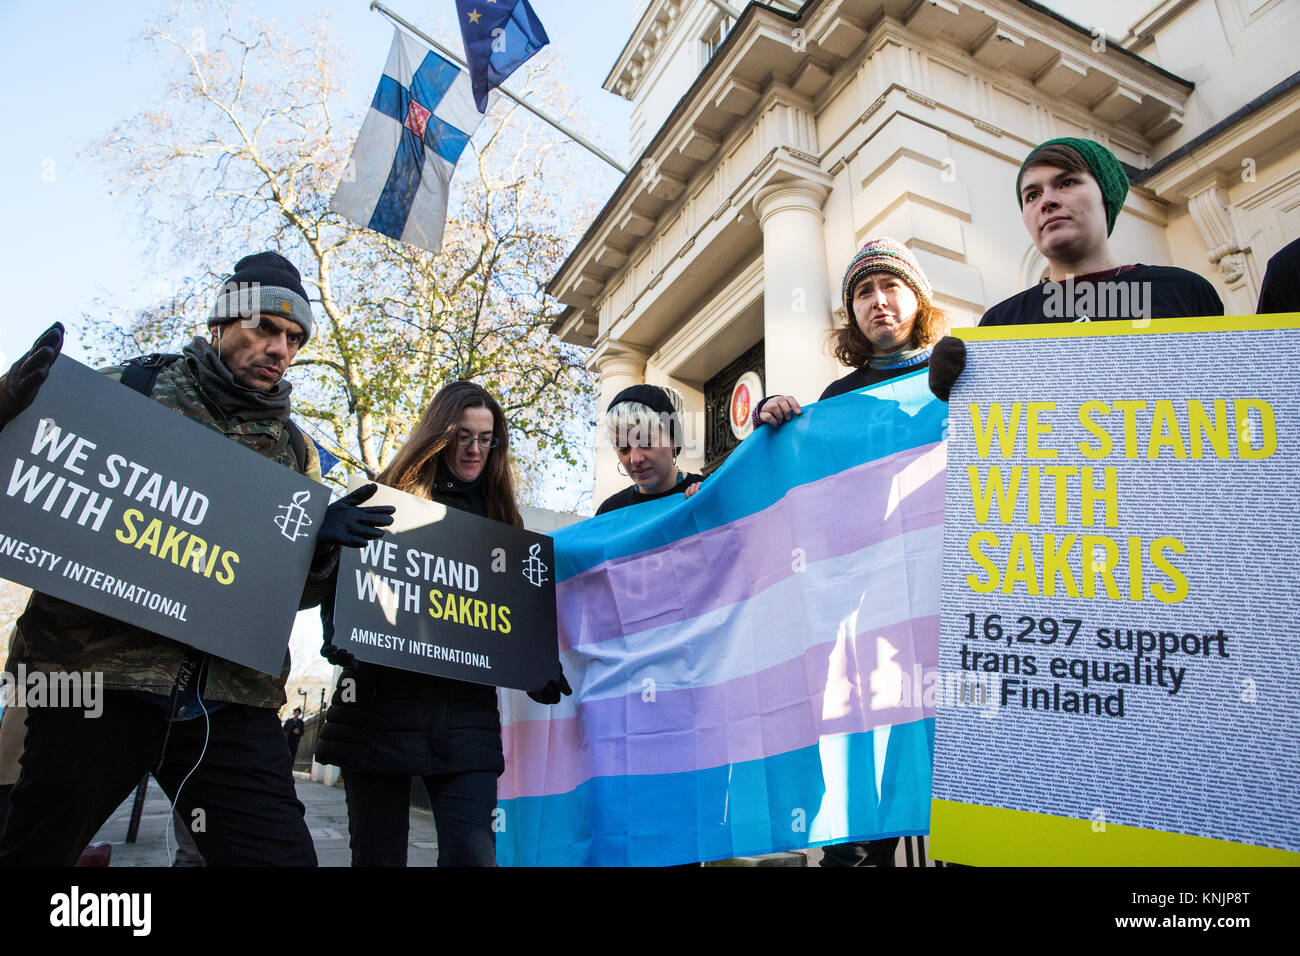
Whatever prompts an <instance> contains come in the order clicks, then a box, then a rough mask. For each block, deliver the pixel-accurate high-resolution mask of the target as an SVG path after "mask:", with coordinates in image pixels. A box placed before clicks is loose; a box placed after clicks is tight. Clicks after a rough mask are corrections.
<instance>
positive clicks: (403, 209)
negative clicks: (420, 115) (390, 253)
mask: <svg viewBox="0 0 1300 956" xmlns="http://www.w3.org/2000/svg"><path fill="white" fill-rule="evenodd" d="M423 169H424V143H422V142H421V141H420V140H419V139H417V138H416V136H415V134H414V133H412V132H411V131H410V130H409V129H407V128H406V127H405V126H403V127H402V138H401V140H400V141H399V142H398V144H397V154H396V155H395V156H394V157H393V168H392V169H391V170H390V171H389V173H388V182H386V183H385V184H384V191H383V192H382V193H380V195H379V202H377V203H375V211H374V213H373V214H372V215H371V217H370V222H369V223H368V224H367V225H368V226H369V228H371V229H373V230H375V232H378V233H382V234H383V235H385V236H389V237H391V238H393V239H401V238H402V230H403V229H405V228H406V219H407V217H408V216H409V215H410V214H411V204H412V203H414V202H415V194H416V192H418V191H419V189H420V174H421V172H422V171H423Z"/></svg>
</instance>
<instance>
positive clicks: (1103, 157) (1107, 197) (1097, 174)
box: [1016, 136, 1128, 236]
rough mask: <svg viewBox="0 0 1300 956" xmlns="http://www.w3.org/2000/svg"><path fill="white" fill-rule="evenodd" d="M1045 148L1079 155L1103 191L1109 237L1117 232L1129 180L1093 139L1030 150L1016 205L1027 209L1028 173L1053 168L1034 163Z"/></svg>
mask: <svg viewBox="0 0 1300 956" xmlns="http://www.w3.org/2000/svg"><path fill="white" fill-rule="evenodd" d="M1044 146H1068V147H1070V149H1072V150H1074V151H1075V152H1076V153H1078V154H1079V158H1080V159H1082V160H1083V163H1084V165H1085V166H1087V167H1088V171H1089V172H1091V173H1092V178H1093V179H1095V180H1097V185H1098V186H1100V187H1101V199H1102V202H1103V203H1104V204H1105V206H1106V235H1108V236H1109V235H1110V234H1111V233H1112V232H1114V231H1115V220H1116V219H1118V218H1119V211H1120V209H1122V208H1123V206H1124V197H1125V196H1127V195H1128V176H1126V175H1124V168H1123V167H1122V166H1120V164H1119V160H1118V159H1116V158H1115V154H1114V153H1112V152H1111V151H1110V150H1108V149H1107V148H1106V147H1105V146H1103V145H1101V143H1098V142H1095V141H1093V140H1090V139H1079V138H1077V137H1074V136H1061V137H1058V138H1057V139H1049V140H1048V141H1047V142H1045V143H1039V144H1038V145H1037V146H1035V147H1034V148H1033V149H1031V150H1030V151H1029V155H1028V156H1026V157H1025V161H1024V162H1023V163H1021V164H1020V172H1018V173H1016V202H1017V203H1019V204H1020V208H1021V209H1024V208H1025V201H1024V200H1023V199H1022V198H1021V196H1020V178H1021V177H1022V176H1024V175H1025V169H1027V168H1028V167H1029V166H1031V165H1033V166H1051V165H1054V164H1053V163H1044V162H1039V161H1037V160H1036V159H1035V157H1036V156H1037V155H1038V151H1039V150H1041V149H1042V148H1043V147H1044Z"/></svg>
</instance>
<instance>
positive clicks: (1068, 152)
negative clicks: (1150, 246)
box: [930, 137, 1223, 401]
mask: <svg viewBox="0 0 1300 956" xmlns="http://www.w3.org/2000/svg"><path fill="white" fill-rule="evenodd" d="M1128 187H1129V183H1128V176H1127V175H1126V174H1125V173H1124V168H1123V167H1122V166H1121V165H1120V162H1119V160H1118V159H1116V158H1115V154H1114V153H1112V152H1111V151H1110V150H1109V149H1107V148H1106V147H1105V146H1103V145H1102V144H1101V143H1097V142H1094V141H1093V140H1090V139H1079V138H1077V137H1060V138H1057V139H1049V140H1048V141H1047V142H1045V143H1041V144H1039V145H1038V146H1036V147H1035V148H1034V149H1032V150H1030V152H1029V155H1028V156H1027V157H1025V161H1024V162H1023V163H1022V164H1021V166H1020V171H1019V172H1018V173H1017V175H1016V201H1017V202H1018V203H1019V204H1020V217H1021V220H1022V221H1023V222H1024V224H1025V230H1026V232H1028V233H1029V238H1030V240H1031V241H1032V242H1033V243H1034V247H1035V248H1036V249H1037V250H1038V251H1039V252H1040V253H1041V254H1042V256H1043V258H1044V259H1046V260H1047V276H1046V277H1045V278H1044V279H1043V280H1042V281H1041V282H1039V283H1037V284H1036V285H1034V286H1033V287H1031V288H1029V289H1026V290H1025V291H1024V292H1020V293H1017V294H1016V295H1013V296H1012V297H1011V298H1009V299H1006V300H1004V301H1002V302H999V303H998V304H997V305H995V306H993V307H992V308H991V309H989V310H988V311H987V312H985V313H984V316H983V318H981V319H980V322H979V324H980V325H981V326H985V325H1035V324H1042V323H1050V322H1093V321H1098V320H1107V319H1126V320H1136V319H1168V318H1190V317H1194V316H1204V315H1223V302H1222V300H1221V299H1220V298H1219V294H1218V293H1217V292H1216V291H1215V290H1214V286H1212V285H1210V283H1209V282H1208V281H1207V280H1206V279H1205V278H1204V277H1202V276H1199V275H1197V274H1196V273H1195V272H1189V271H1188V270H1186V269H1178V268H1175V267H1173V266H1152V265H1144V264H1141V263H1136V264H1132V265H1126V264H1123V263H1121V262H1120V261H1119V260H1118V259H1117V258H1116V257H1115V256H1114V254H1113V253H1112V252H1111V250H1110V236H1111V233H1112V232H1113V231H1114V229H1115V223H1116V220H1117V219H1118V217H1119V212H1120V209H1122V208H1123V206H1124V199H1125V197H1126V196H1127V195H1128ZM965 367H966V347H965V345H964V344H963V343H962V342H961V341H960V340H958V339H955V338H953V337H951V336H947V337H945V338H943V339H940V340H939V341H938V342H937V343H936V344H935V347H934V351H933V352H932V354H931V356H930V388H931V390H932V391H933V392H934V394H935V395H936V396H938V397H939V398H941V399H943V400H944V401H947V400H948V396H949V393H950V392H951V391H952V386H953V384H954V383H955V382H956V381H957V378H958V376H960V375H961V371H962V369H964V368H965Z"/></svg>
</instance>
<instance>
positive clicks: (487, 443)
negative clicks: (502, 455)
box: [456, 435, 498, 451]
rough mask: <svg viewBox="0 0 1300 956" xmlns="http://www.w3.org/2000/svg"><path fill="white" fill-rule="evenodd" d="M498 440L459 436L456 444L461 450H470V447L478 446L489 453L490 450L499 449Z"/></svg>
mask: <svg viewBox="0 0 1300 956" xmlns="http://www.w3.org/2000/svg"><path fill="white" fill-rule="evenodd" d="M497 443H498V442H497V439H496V438H475V437H474V436H473V435H459V436H457V438H456V444H457V445H459V446H460V447H461V448H468V447H469V446H470V445H478V447H479V448H481V449H483V450H484V451H487V449H489V448H496V447H497Z"/></svg>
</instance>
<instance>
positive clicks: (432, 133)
mask: <svg viewBox="0 0 1300 956" xmlns="http://www.w3.org/2000/svg"><path fill="white" fill-rule="evenodd" d="M468 143H469V134H468V133H465V132H463V131H462V130H458V129H457V128H456V127H454V126H452V125H451V124H450V123H444V122H443V121H442V120H440V119H438V117H437V116H430V117H429V123H428V125H427V126H425V128H424V145H425V146H426V147H428V148H429V149H431V150H433V151H434V152H435V153H437V154H438V155H439V156H441V157H442V158H443V159H445V160H446V161H447V162H449V163H451V164H452V165H453V166H454V165H456V162H457V160H459V159H460V154H461V153H463V152H464V151H465V146H466V145H467V144H468Z"/></svg>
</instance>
